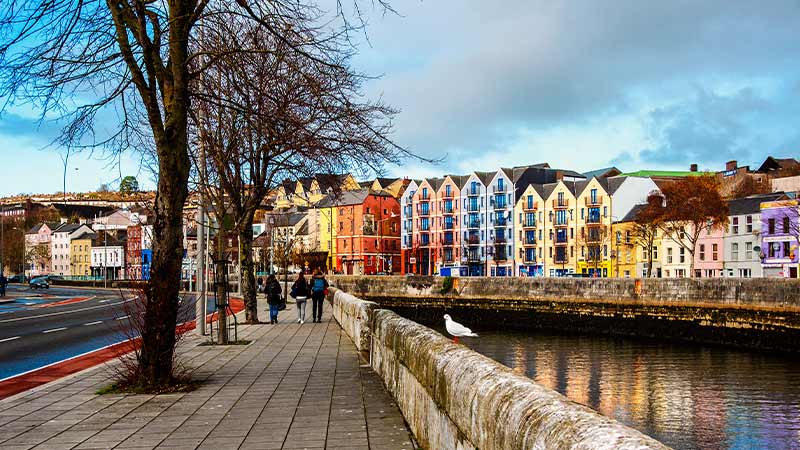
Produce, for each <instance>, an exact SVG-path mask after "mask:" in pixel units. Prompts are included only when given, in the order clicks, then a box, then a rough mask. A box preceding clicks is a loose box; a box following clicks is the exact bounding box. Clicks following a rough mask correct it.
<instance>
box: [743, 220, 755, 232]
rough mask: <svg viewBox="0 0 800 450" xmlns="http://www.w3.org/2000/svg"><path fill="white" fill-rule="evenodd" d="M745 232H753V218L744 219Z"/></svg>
mask: <svg viewBox="0 0 800 450" xmlns="http://www.w3.org/2000/svg"><path fill="white" fill-rule="evenodd" d="M745 231H747V232H748V233H752V232H753V216H747V219H745Z"/></svg>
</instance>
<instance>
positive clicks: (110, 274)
mask: <svg viewBox="0 0 800 450" xmlns="http://www.w3.org/2000/svg"><path fill="white" fill-rule="evenodd" d="M91 261H92V276H94V277H100V278H102V277H103V276H105V277H106V278H107V279H109V280H116V279H119V278H124V276H123V273H124V268H125V244H124V243H122V242H121V241H119V240H117V239H116V238H115V237H114V235H113V234H111V233H106V232H103V231H101V232H99V233H97V237H96V238H94V239H93V240H92V257H91Z"/></svg>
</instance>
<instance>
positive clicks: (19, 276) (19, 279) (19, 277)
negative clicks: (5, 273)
mask: <svg viewBox="0 0 800 450" xmlns="http://www.w3.org/2000/svg"><path fill="white" fill-rule="evenodd" d="M8 282H9V283H24V282H25V275H23V274H21V273H18V274H16V275H13V276H11V277H9V278H8Z"/></svg>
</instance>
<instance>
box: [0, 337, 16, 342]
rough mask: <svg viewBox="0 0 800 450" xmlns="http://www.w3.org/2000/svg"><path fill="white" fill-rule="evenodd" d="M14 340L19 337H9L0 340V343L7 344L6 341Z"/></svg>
mask: <svg viewBox="0 0 800 450" xmlns="http://www.w3.org/2000/svg"><path fill="white" fill-rule="evenodd" d="M14 339H19V336H14V337H10V338H5V339H0V342H8V341H13V340H14Z"/></svg>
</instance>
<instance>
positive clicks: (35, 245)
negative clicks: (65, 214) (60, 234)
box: [25, 223, 60, 277]
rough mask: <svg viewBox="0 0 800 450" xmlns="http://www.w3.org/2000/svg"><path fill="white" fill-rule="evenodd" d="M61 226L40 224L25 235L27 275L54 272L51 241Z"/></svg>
mask: <svg viewBox="0 0 800 450" xmlns="http://www.w3.org/2000/svg"><path fill="white" fill-rule="evenodd" d="M59 226H60V225H59V224H54V223H40V224H39V225H36V226H34V227H33V228H31V229H30V230H28V231H27V232H26V233H25V265H26V269H25V275H26V276H28V277H33V276H38V275H46V274H49V273H50V272H51V270H52V263H53V258H52V254H51V241H52V237H53V230H54V229H56V228H58V227H59Z"/></svg>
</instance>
